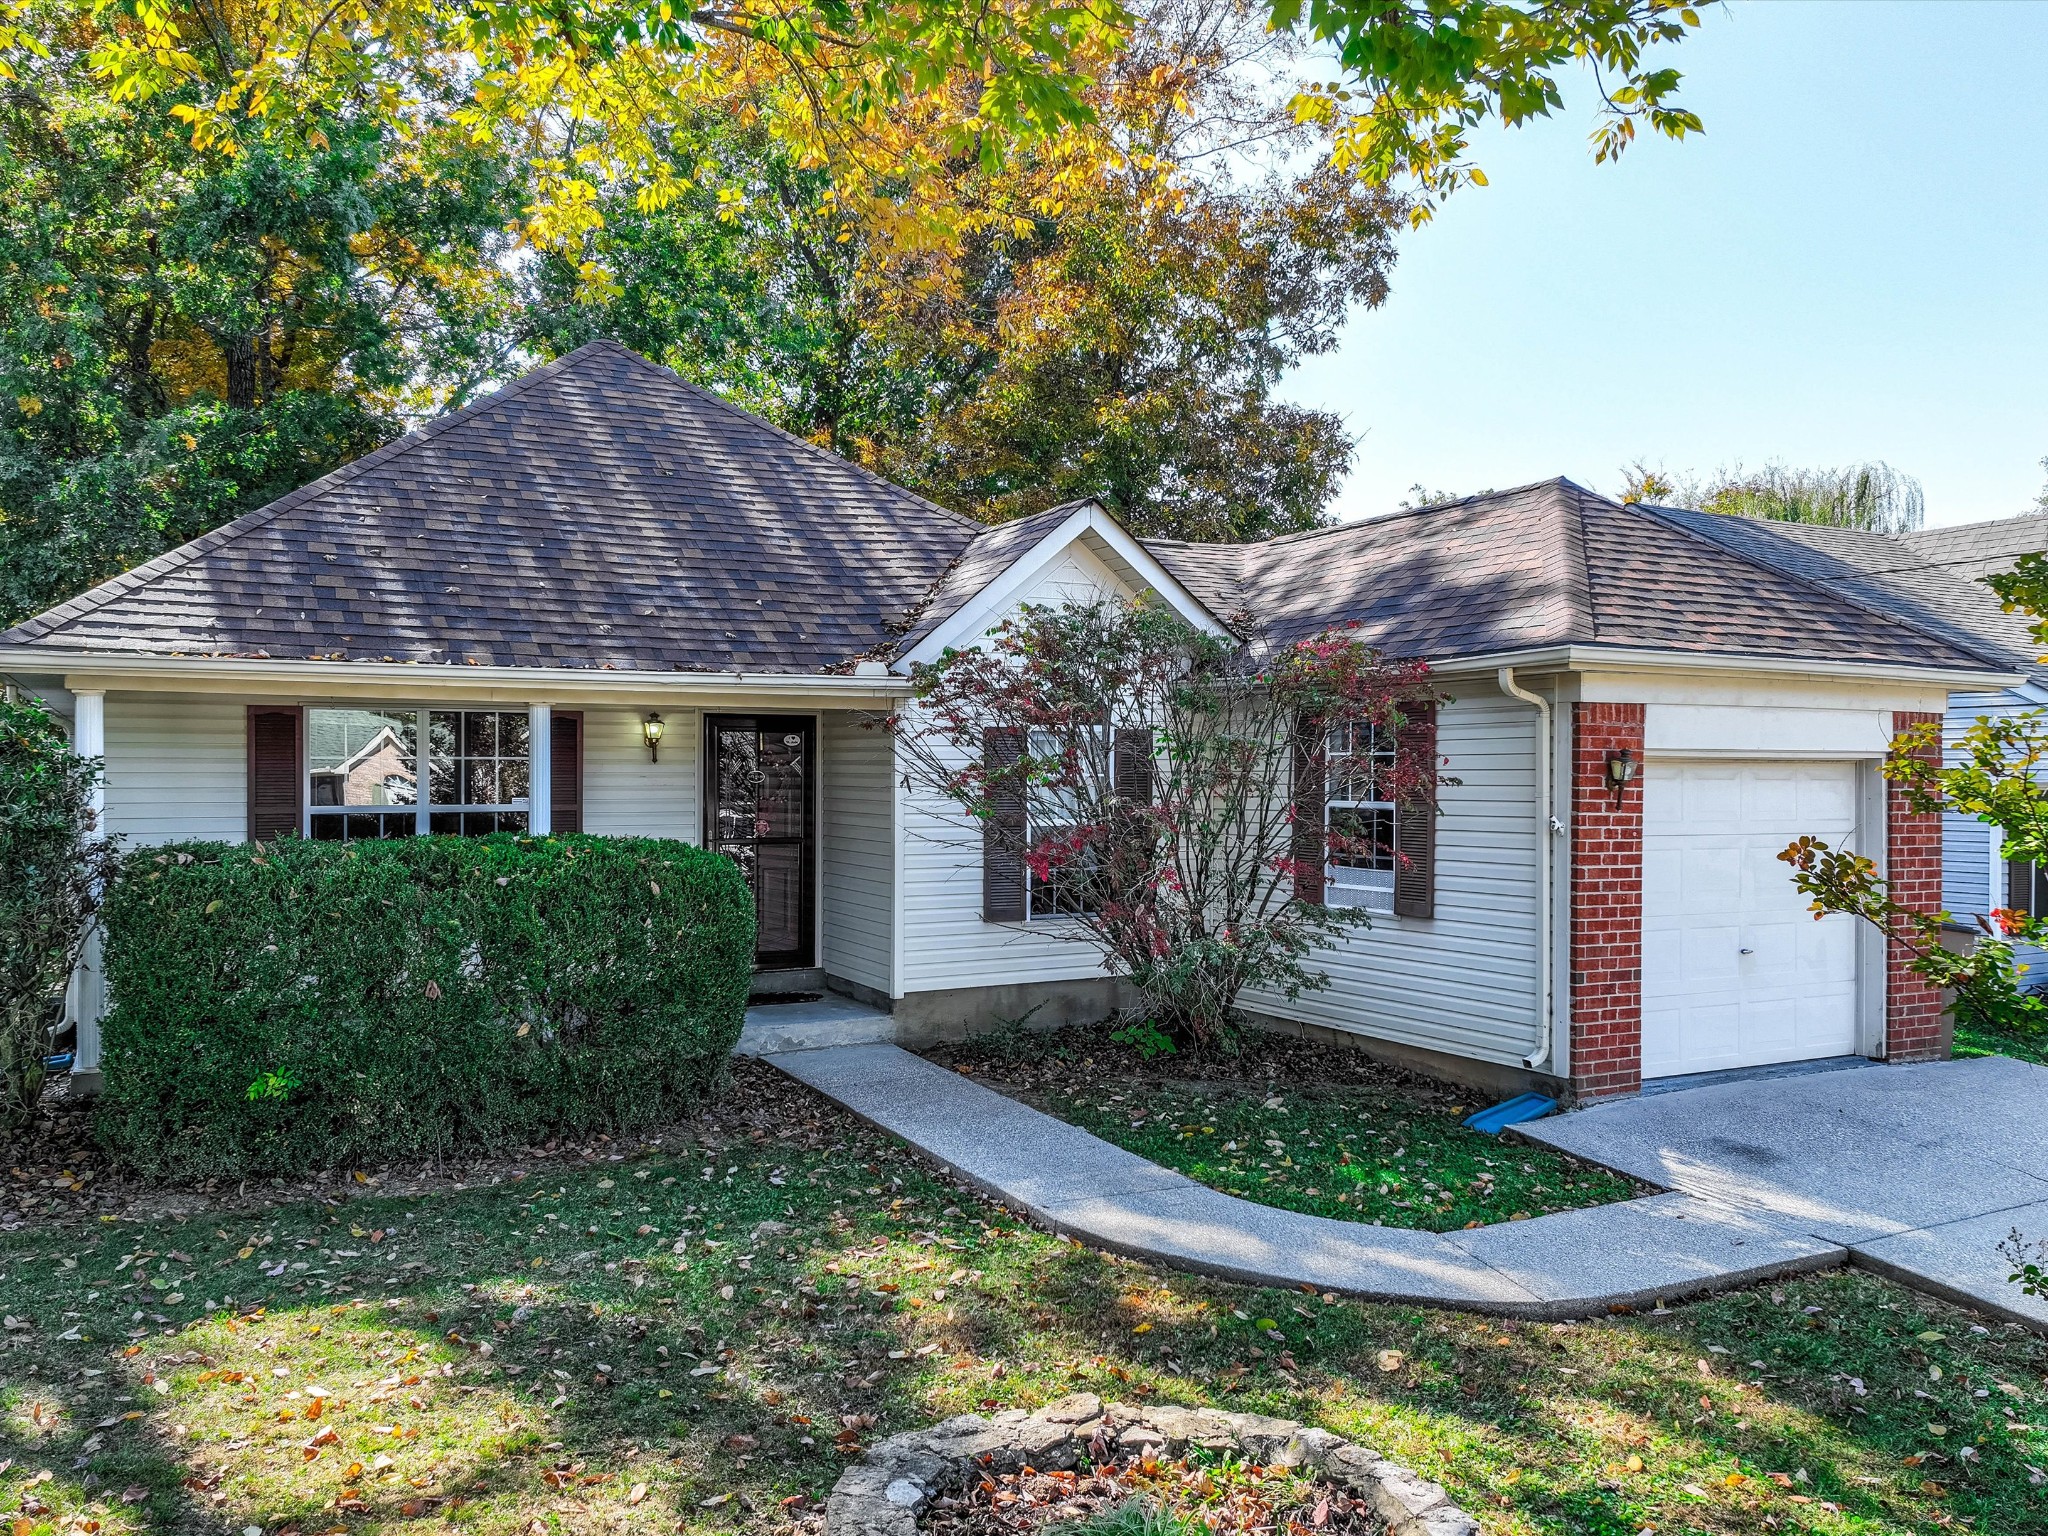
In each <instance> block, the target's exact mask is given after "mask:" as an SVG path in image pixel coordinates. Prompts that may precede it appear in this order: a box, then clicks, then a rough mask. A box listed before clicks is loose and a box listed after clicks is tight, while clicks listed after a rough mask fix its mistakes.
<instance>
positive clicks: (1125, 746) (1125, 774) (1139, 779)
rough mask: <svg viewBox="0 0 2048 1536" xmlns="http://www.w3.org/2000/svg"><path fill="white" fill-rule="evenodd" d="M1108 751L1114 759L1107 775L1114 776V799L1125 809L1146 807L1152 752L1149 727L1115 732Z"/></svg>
mask: <svg viewBox="0 0 2048 1536" xmlns="http://www.w3.org/2000/svg"><path fill="white" fill-rule="evenodd" d="M1110 750H1111V753H1112V756H1113V758H1114V762H1113V763H1112V764H1111V769H1110V771H1111V772H1112V773H1113V774H1114V775H1115V776H1116V797H1117V799H1119V800H1121V801H1123V802H1124V804H1126V805H1150V804H1151V803H1152V768H1153V763H1152V753H1153V750H1154V749H1153V745H1152V731H1151V729H1150V727H1147V726H1136V727H1131V728H1127V729H1123V730H1119V731H1118V732H1117V733H1116V739H1115V740H1114V742H1112V743H1111V748H1110Z"/></svg>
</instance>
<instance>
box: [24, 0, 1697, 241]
mask: <svg viewBox="0 0 2048 1536" xmlns="http://www.w3.org/2000/svg"><path fill="white" fill-rule="evenodd" d="M1247 10H1248V11H1249V13H1250V14H1251V15H1253V16H1254V17H1255V18H1256V19H1257V20H1258V21H1259V22H1260V23H1261V24H1267V23H1270V25H1271V27H1272V29H1273V30H1274V31H1275V32H1276V33H1278V34H1283V35H1288V36H1291V37H1293V38H1295V39H1297V40H1298V41H1300V42H1303V43H1305V44H1307V45H1310V46H1313V47H1315V48H1316V49H1317V50H1318V51H1319V53H1320V54H1322V55H1323V56H1325V57H1327V56H1328V55H1329V54H1330V53H1334V54H1335V56H1336V61H1337V63H1338V65H1339V70H1340V74H1341V77H1342V78H1341V79H1339V80H1337V81H1332V82H1327V83H1318V84H1316V85H1315V86H1313V87H1311V88H1308V89H1304V90H1303V91H1302V92H1300V93H1299V96H1298V100H1297V106H1296V110H1297V111H1298V112H1299V113H1300V114H1301V115H1302V116H1304V117H1313V118H1315V119H1317V120H1318V121H1320V122H1322V123H1324V124H1325V125H1326V126H1327V127H1329V129H1330V130H1331V131H1332V132H1333V134H1334V135H1335V137H1336V144H1337V150H1338V158H1339V163H1340V165H1342V166H1344V167H1346V168H1347V169H1350V170H1352V171H1354V172H1355V173H1356V174H1358V175H1359V176H1360V177H1361V178H1362V179H1364V180H1367V181H1370V182H1374V183H1376V184H1385V183H1388V182H1390V181H1392V180H1394V179H1395V178H1396V177H1401V176H1407V177H1410V178H1412V179H1413V181H1414V182H1415V184H1416V186H1417V187H1418V189H1419V191H1420V193H1421V196H1420V197H1419V198H1418V199H1417V201H1416V202H1415V203H1414V204H1413V205H1412V210H1413V216H1414V217H1416V218H1425V217H1427V216H1428V213H1429V211H1430V209H1431V208H1432V207H1433V206H1434V205H1435V203H1436V202H1437V201H1439V200H1440V199H1441V198H1442V197H1443V196H1444V195H1446V194H1448V193H1449V192H1450V191H1452V190H1454V189H1455V188H1456V187H1458V186H1460V185H1465V184H1483V183H1484V181H1485V176H1484V173H1483V172H1481V171H1480V169H1479V168H1478V167H1477V166H1476V165H1474V164H1472V163H1471V162H1470V160H1469V159H1468V158H1467V154H1466V151H1467V149H1468V148H1469V137H1470V133H1471V130H1472V129H1473V128H1475V127H1476V126H1477V125H1479V124H1480V123H1481V122H1483V121H1485V120H1486V119H1488V118H1490V117H1491V118H1498V119H1499V120H1500V121H1502V122H1504V123H1507V124H1509V125H1516V124H1520V123H1523V122H1527V121H1529V120H1530V119H1532V118H1536V117H1543V116H1548V115H1549V114H1550V113H1552V112H1555V111H1557V110H1558V109H1559V108H1560V107H1561V106H1562V104H1563V92H1562V88H1561V86H1560V84H1559V76H1560V75H1561V74H1562V72H1563V71H1565V70H1567V69H1574V70H1576V69H1579V68H1581V67H1585V68H1589V69H1590V71H1591V73H1592V75H1593V78H1594V82H1595V84H1596V87H1597V89H1598V91H1599V93H1600V98H1601V104H1602V112H1601V116H1600V121H1599V125H1598V127H1597V128H1596V130H1595V132H1594V135H1593V148H1594V152H1595V154H1596V155H1597V156H1598V157H1599V158H1600V159H1603V160H1604V159H1611V158H1613V157H1614V156H1616V155H1618V154H1619V153H1621V151H1622V150H1623V149H1625V148H1626V147H1627V145H1628V144H1629V143H1630V142H1631V141H1632V140H1633V138H1634V137H1635V134H1636V131H1637V127H1638V125H1639V124H1643V125H1647V126H1648V127H1649V128H1651V129H1652V131H1654V132H1658V133H1662V134H1665V135H1667V136H1670V137H1673V138H1681V137H1683V136H1685V135H1686V134H1688V133H1691V132H1695V131H1697V130H1698V129H1699V127H1700V123H1699V119H1698V118H1697V117H1696V116H1694V114H1693V113H1692V112H1690V111H1689V110H1687V109H1685V108H1684V107H1682V106H1680V105H1679V104H1678V102H1677V92H1678V86H1679V75H1678V72H1677V71H1676V70H1674V69H1671V68H1669V67H1656V66H1655V65H1653V63H1652V62H1651V60H1650V57H1649V55H1650V53H1651V52H1652V50H1654V49H1655V47H1656V45H1658V44H1660V43H1672V42H1676V41H1678V40H1680V39H1681V38H1683V37H1684V36H1685V35H1686V34H1687V33H1688V32H1689V31H1690V30H1691V29H1693V28H1695V27H1697V26H1698V25H1699V16H1698V14H1697V12H1695V11H1694V10H1693V9H1692V8H1691V7H1690V6H1688V5H1686V4H1684V3H1683V0H1542V3H1541V4H1531V3H1528V0H1248V5H1247ZM1129 24H1130V17H1129V13H1128V12H1127V10H1126V9H1125V8H1124V7H1123V6H1122V5H1120V4H1118V3H1116V0H997V3H989V0H794V3H790V0H774V3H768V0H725V3H718V4H708V5H703V6H699V7H694V8H689V9H678V8H676V7H674V6H671V5H669V4H667V3H666V0H663V3H661V4H657V5H650V4H647V3H645V0H640V3H632V0H628V3H625V4H613V3H607V4H602V5H600V4H595V3H592V0H566V3H556V4H546V5H539V4H534V3H532V0H461V3H457V0H218V3H214V4H208V5H204V6H201V5H195V4H189V3H187V4H181V3H180V0H169V3H165V0H64V3H62V4H52V3H49V0H45V3H43V4H38V3H36V0H0V75H4V74H5V72H6V71H7V70H8V69H9V67H10V66H12V67H16V68H19V67H20V66H21V64H22V62H23V61H25V60H28V59H32V58H33V57H35V55H36V54H37V53H38V52H39V51H44V50H47V49H49V48H50V47H51V46H52V43H53V38H55V37H57V36H59V35H61V33H62V31H63V30H64V29H65V28H66V27H67V26H69V27H71V28H74V29H75V28H77V27H79V26H81V25H89V26H90V27H91V29H92V31H93V33H94V34H95V35H94V39H93V41H94V62H95V67H96V68H97V69H98V71H99V73H100V78H101V79H102V81H103V82H104V83H105V84H106V85H108V86H110V87H111V88H112V91H113V93H114V94H116V95H117V96H120V97H121V98H123V99H130V100H146V99H149V98H152V97H158V96H167V95H168V96H176V95H179V94H180V93H184V99H183V100H182V101H181V102H180V103H179V110H180V112H181V115H182V117H183V119H184V121H186V122H187V123H189V124H190V125H191V128H192V131H193V135H194V140H195V142H197V143H200V144H203V145H204V144H225V145H234V144H238V143H241V142H244V141H246V140H251V139H254V138H257V137H272V136H278V135H282V136H286V137H290V136H292V135H294V134H298V133H302V132H304V130H305V128H306V126H307V125H308V124H309V123H312V122H315V121H317V120H318V119H320V118H322V117H323V116H325V115H326V114H327V113H328V112H329V111H330V110H331V109H332V105H333V103H335V102H338V101H350V100H366V99H374V98H376V97H377V96H378V95H379V94H380V93H381V94H395V95H397V96H399V97H418V96H426V95H432V94H434V93H435V92H437V91H444V90H448V89H451V88H452V89H454V90H455V91H456V92H457V97H456V100H455V101H454V102H452V103H451V114H452V115H453V116H454V117H455V118H457V119H459V120H460V121H462V122H463V123H464V124H466V125H468V126H470V127H472V128H474V129H476V130H477V131H479V132H482V133H484V134H486V135H489V134H490V133H493V132H499V131H502V132H506V133H508V134H510V135H511V136H513V137H516V138H520V139H523V140H526V141H529V142H532V143H534V144H536V145H544V146H546V150H545V154H544V156H542V157H541V159H540V161H539V163H538V164H537V169H538V170H539V171H540V176H539V191H540V196H539V199H538V202H537V205H536V208H535V210H534V213H533V216H532V217H531V219H530V220H529V222H528V230H529V233H530V234H532V235H533V236H534V237H535V238H537V239H538V240H540V241H541V242H543V243H551V242H552V241H554V240H556V239H560V238H564V237H567V238H572V239H573V238H574V237H577V236H580V235H581V234H583V233H585V232H586V231H588V229H589V228H591V226H592V221H593V219H594V218H595V216H596V210H595V204H596V201H597V199H598V198H599V197H600V196H601V195H602V194H604V193H605V192H606V191H608V190H610V189H614V188H625V189H626V190H628V191H629V192H632V193H636V194H644V196H645V198H646V200H647V204H646V205H648V206H658V205H659V204H661V203H664V202H666V201H668V200H669V198H671V197H672V196H674V195H675V194H676V192H677V191H678V190H679V188H680V186H681V184H682V182H683V181H684V180H686V179H687V178H688V176H689V172H688V170H687V169H686V168H678V167H677V166H676V165H675V163H674V161H673V159H672V158H671V156H670V154H669V145H668V135H669V133H670V132H672V131H673V129H674V128H675V127H676V125H677V124H678V123H679V122H682V121H685V120H687V119H688V117H689V116H690V114H691V113H692V112H693V111H694V110H696V109H697V108H699V107H701V106H702V105H703V103H704V102H705V100H706V99H707V98H715V97H716V96H717V95H718V94H719V93H720V92H721V90H722V89H723V88H724V87H725V85H726V83H727V82H729V81H730V80H732V79H734V78H745V79H747V80H749V81H752V82H757V83H766V84H771V85H773V86H774V87H775V88H776V92H777V95H778V96H779V98H780V101H779V104H778V106H777V108H776V109H775V110H774V111H773V112H772V113H771V114H770V118H769V121H770V122H771V123H772V125H773V127H774V130H775V132H776V134H777V136H778V138H780V139H781V140H782V141H783V142H784V143H785V144H786V145H788V146H789V147H791V148H792V149H793V150H794V151H795V152H796V153H797V155H798V157H799V158H800V159H801V160H802V161H803V162H804V163H806V164H814V165H827V166H830V167H831V168H832V170H833V173H834V177H835V181H836V182H837V184H838V185H839V186H840V187H841V189H842V190H843V191H845V192H846V193H847V194H849V195H850V196H856V197H858V196H866V195H868V194H869V193H870V192H871V191H872V190H874V189H875V188H876V187H877V186H878V185H883V186H884V195H889V194H888V193H887V191H886V186H885V184H886V183H887V182H889V181H890V180H891V179H892V178H898V177H904V176H908V177H910V178H911V179H913V180H918V179H929V178H931V177H932V174H933V172H935V171H936V170H938V169H940V168H941V167H942V166H943V165H944V164H945V163H946V162H948V161H951V160H956V159H959V158H961V157H969V158H973V159H974V160H976V161H978V162H979V163H980V164H982V165H983V166H989V165H993V164H995V163H996V162H997V161H998V160H999V159H1000V158H1001V157H1002V156H1003V155H1004V154H1005V153H1006V152H1007V151H1008V150H1009V149H1010V148H1011V147H1012V146H1014V145H1016V144H1018V143H1028V142H1030V141H1031V140H1032V139H1043V138H1046V137H1048V136H1052V135H1055V134H1058V133H1060V132H1063V131H1065V130H1066V129H1069V128H1072V127H1074V126H1077V125H1085V124H1087V123H1089V122H1090V121H1091V120H1092V119H1093V116H1094V114H1095V112H1096V110H1097V109H1098V104H1097V103H1096V102H1094V101H1093V100H1091V98H1090V96H1089V94H1088V88H1089V86H1090V85H1091V84H1092V83H1094V82H1095V81H1096V80H1097V79H1098V78H1099V76H1100V72H1101V71H1102V69H1103V68H1104V65H1105V61H1106V60H1107V59H1109V58H1110V57H1112V56H1113V55H1114V54H1115V52H1116V50H1117V48H1118V47H1119V46H1120V44H1121V42H1122V39H1123V36H1124V34H1125V31H1126V30H1127V28H1128V26H1129ZM906 122H916V123H918V124H919V125H920V126H919V130H918V132H917V134H916V137H915V139H914V141H912V143H911V144H908V145H907V144H906V143H905V142H904V141H902V140H900V139H898V138H897V137H896V134H895V130H896V129H898V128H900V127H901V126H902V125H903V124H905V123H906ZM925 145H928V146H929V150H930V152H929V153H920V154H915V155H908V156H906V154H905V150H906V148H909V147H921V146H925ZM925 190H926V192H927V193H933V194H936V195H935V196H931V197H929V198H928V199H927V200H926V202H925V207H926V211H927V212H931V213H936V214H938V215H939V216H938V217H937V218H935V219H933V220H931V221H930V222H929V223H928V226H927V227H928V228H944V227H946V226H947V224H948V222H949V221H948V220H947V219H946V218H945V217H944V214H943V208H944V206H945V201H946V200H945V195H944V189H943V187H942V186H939V187H931V188H927V189H925Z"/></svg>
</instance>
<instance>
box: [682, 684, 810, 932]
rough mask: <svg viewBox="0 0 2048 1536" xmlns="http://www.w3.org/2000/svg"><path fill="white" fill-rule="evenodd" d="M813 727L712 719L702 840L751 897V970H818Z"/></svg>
mask: <svg viewBox="0 0 2048 1536" xmlns="http://www.w3.org/2000/svg"><path fill="white" fill-rule="evenodd" d="M813 726H814V722H813V721H812V720H811V719H810V718H809V717H808V716H803V715H711V716H709V717H707V718H706V720H705V722H704V727H705V735H706V736H707V738H708V740H707V743H706V749H707V752H708V755H709V758H710V764H711V771H710V773H709V775H708V779H709V782H710V795H709V800H708V803H707V804H706V806H705V825H704V840H705V842H706V844H707V845H708V846H710V847H712V848H715V849H717V850H718V851H719V852H721V853H724V854H727V855H729V856H730V857H731V858H732V859H733V860H734V862H736V863H737V864H738V865H739V867H740V869H741V870H742V871H744V872H745V874H746V877H747V884H748V885H749V886H750V887H751V888H752V889H753V892H754V915H755V918H756V920H757V921H758V924H759V931H758V933H757V935H756V937H755V940H754V964H755V966H756V968H757V969H761V970H770V969H774V968H777V967H783V966H809V965H815V964H816V963H817V961H816V958H815V950H816V944H815V942H814V931H815V924H816V903H815V899H814V898H815V894H816V890H817V878H816V871H817V812H816V809H815V807H816V801H817V797H816V795H815V793H814V792H813V790H812V783H811V781H812V780H813V779H814V778H815V777H816V774H815V770H814V766H813V765H814V752H813V746H814V743H813Z"/></svg>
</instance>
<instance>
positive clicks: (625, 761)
mask: <svg viewBox="0 0 2048 1536" xmlns="http://www.w3.org/2000/svg"><path fill="white" fill-rule="evenodd" d="M560 707H561V708H563V709H565V710H566V709H570V708H573V707H574V706H572V705H566V704H565V705H562V706H560ZM654 708H656V706H654V705H652V704H649V705H644V706H638V707H626V708H588V707H586V708H585V709H584V710H583V830H584V831H586V832H590V833H594V834H596V835H598V836H601V837H673V838H679V839H681V840H682V841H683V842H686V843H695V842H698V841H700V840H701V832H700V827H701V821H700V818H699V816H698V813H697V749H698V737H699V735H700V734H701V732H700V731H699V730H698V726H697V713H696V711H695V710H689V709H663V710H661V711H660V714H661V718H662V723H663V725H664V726H665V727H666V730H665V731H664V732H663V734H662V738H661V760H660V761H659V762H655V761H652V760H651V759H650V758H649V757H648V754H647V739H646V737H645V736H644V735H643V734H642V732H641V729H640V722H641V721H642V720H644V719H646V718H647V713H648V711H649V710H651V709H654Z"/></svg>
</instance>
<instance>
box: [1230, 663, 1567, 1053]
mask: <svg viewBox="0 0 2048 1536" xmlns="http://www.w3.org/2000/svg"><path fill="white" fill-rule="evenodd" d="M1450 686H1451V688H1452V689H1453V691H1456V690H1457V689H1458V688H1460V687H1462V686H1469V687H1471V688H1472V690H1473V691H1474V692H1475V693H1477V694H1479V696H1478V697H1476V698H1471V699H1464V698H1460V699H1456V700H1454V701H1453V702H1451V703H1449V704H1446V705H1445V706H1444V707H1443V708H1442V709H1441V710H1439V711H1438V714H1437V750H1438V753H1439V754H1440V755H1441V756H1442V757H1444V758H1446V759H1448V762H1447V763H1446V765H1445V767H1444V770H1443V771H1444V772H1445V773H1446V774H1448V775H1449V776H1450V777H1452V778H1455V779H1457V780H1459V782H1458V783H1456V784H1451V785H1446V786H1445V787H1444V788H1443V789H1442V790H1441V791H1440V803H1441V806H1442V814H1441V815H1440V816H1439V817H1438V819H1437V833H1436V836H1437V844H1436V916H1435V917H1433V918H1429V919H1418V918H1405V917H1394V916H1392V915H1385V914H1375V915H1374V916H1373V918H1372V926H1371V927H1370V928H1369V929H1364V928H1362V929H1357V930H1354V931H1352V932H1350V933H1347V934H1345V935H1343V936H1342V937H1341V938H1339V939H1338V940H1337V941H1336V942H1335V943H1334V944H1332V945H1330V946H1328V947H1326V948H1324V949H1321V950H1319V951H1317V953H1316V956H1315V958H1314V960H1313V962H1312V963H1313V964H1314V965H1315V966H1316V967H1318V968H1320V969H1321V970H1323V971H1325V972H1327V973H1328V975H1329V977H1330V985H1329V986H1328V987H1326V988H1324V989H1323V990H1321V991H1317V992H1304V993H1303V994H1302V995H1301V996H1300V997H1298V998H1296V999H1294V1000H1293V1001H1292V1002H1290V1001H1288V1000H1287V999H1285V998H1283V997H1280V996H1277V995H1275V994H1270V993H1259V994H1248V995H1247V996H1246V997H1245V999H1244V1001H1245V1006H1246V1007H1248V1008H1251V1009H1254V1010H1256V1011H1258V1012H1261V1013H1268V1014H1272V1015H1274V1016H1276V1017H1279V1018H1286V1019H1298V1020H1300V1021H1302V1022H1304V1023H1309V1024H1321V1025H1325V1026H1327V1027H1329V1028H1332V1029H1342V1030H1350V1031H1353V1032H1356V1033H1358V1034H1364V1035H1371V1036H1374V1037H1375V1038H1378V1039H1383V1040H1391V1041H1397V1042H1400V1043H1402V1044H1405V1045H1414V1046H1422V1047H1425V1048H1427V1049H1430V1050H1436V1051H1444V1052H1448V1053H1451V1054H1454V1055H1459V1056H1471V1057H1476V1058H1478V1059H1480V1060H1483V1061H1493V1062H1501V1063H1507V1064H1513V1065H1520V1064H1521V1063H1522V1062H1523V1061H1525V1060H1526V1059H1527V1058H1528V1057H1530V1056H1532V1055H1534V1054H1535V1053H1536V1052H1537V1051H1538V1050H1540V1049H1541V1048H1542V1038H1541V1033H1540V1030H1539V1026H1538V1017H1539V1009H1538V1002H1537V997H1536V985H1537V983H1536V934H1537V922H1536V880H1537V872H1536V845H1535V840H1536V826H1537V821H1536V711H1535V710H1533V709H1531V708H1530V707H1529V706H1528V705H1526V704H1521V703H1517V702H1515V701H1512V700H1509V699H1495V698H1488V697H1487V696H1486V695H1485V694H1484V693H1483V692H1481V691H1480V690H1481V689H1482V688H1483V686H1484V685H1483V684H1479V683H1472V684H1469V685H1467V684H1463V683H1462V681H1461V682H1459V683H1453V684H1451V685H1450Z"/></svg>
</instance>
